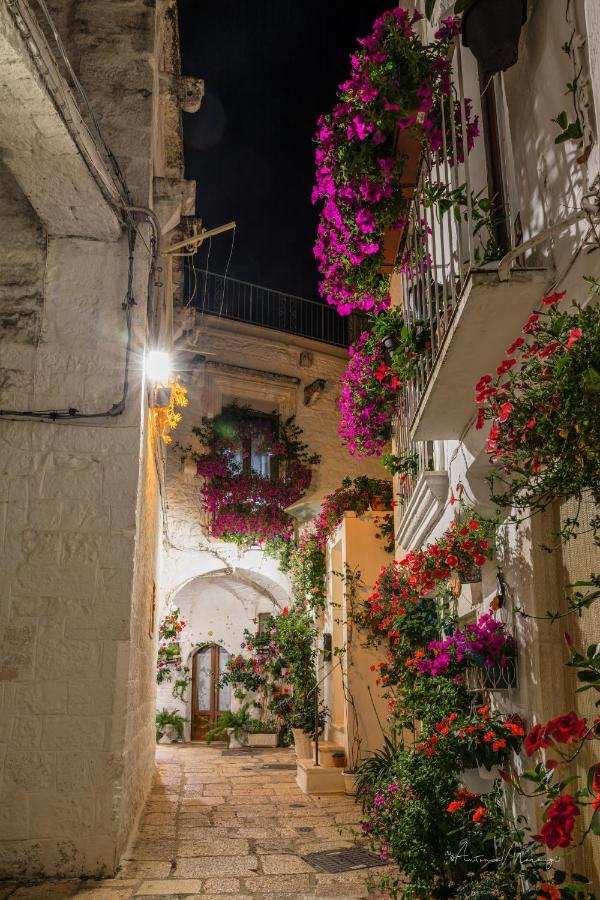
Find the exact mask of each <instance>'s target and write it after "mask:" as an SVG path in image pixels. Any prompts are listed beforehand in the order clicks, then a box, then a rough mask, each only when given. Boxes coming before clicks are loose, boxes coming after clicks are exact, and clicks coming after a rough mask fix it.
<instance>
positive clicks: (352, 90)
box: [313, 8, 478, 315]
mask: <svg viewBox="0 0 600 900" xmlns="http://www.w3.org/2000/svg"><path fill="white" fill-rule="evenodd" d="M419 18H421V16H420V14H419V13H417V12H414V11H410V12H409V11H408V10H406V9H398V8H395V9H391V10H389V11H388V12H386V13H384V14H383V15H382V16H380V17H379V18H378V19H377V20H376V21H375V23H374V25H373V31H372V33H371V34H370V35H369V36H368V37H366V38H363V39H360V40H359V44H360V49H358V50H357V51H356V52H355V53H354V54H353V55H352V57H351V59H350V63H351V73H350V77H349V78H348V79H347V80H346V81H345V82H344V83H343V84H341V85H340V87H339V96H338V102H337V103H336V105H335V107H334V109H333V112H332V113H331V115H328V116H322V117H321V118H320V119H319V121H318V131H317V136H316V139H317V150H316V153H315V160H316V167H317V176H316V186H315V188H314V191H313V202H315V203H317V202H319V203H321V204H322V210H321V220H320V224H319V228H318V237H317V243H316V246H315V257H316V259H317V261H318V266H319V271H320V272H321V275H322V282H321V285H320V292H321V295H322V296H323V297H325V298H326V299H327V302H328V303H330V304H332V305H334V306H336V307H337V310H338V312H339V313H340V314H341V315H347V314H349V313H350V312H352V311H353V310H362V311H375V312H377V311H381V310H382V309H385V308H386V307H387V306H388V305H389V302H390V298H389V287H388V279H387V277H386V276H384V275H382V273H381V266H382V260H383V239H384V234H385V232H386V230H387V229H395V228H400V227H402V219H403V217H404V215H405V213H406V200H405V199H404V197H403V192H402V181H403V172H404V169H405V164H406V161H405V157H404V156H399V155H398V154H397V152H396V151H395V136H396V134H397V133H398V132H400V131H407V130H408V131H409V132H410V134H411V136H412V137H413V138H414V140H415V141H416V142H417V144H421V145H422V146H427V147H429V149H430V150H431V151H432V152H440V151H441V148H442V145H443V134H442V130H441V111H442V106H445V107H446V121H447V122H448V121H449V120H450V117H451V116H454V119H455V121H456V123H457V127H458V128H459V129H460V128H461V123H462V115H461V113H462V112H464V113H465V115H466V120H467V135H466V141H467V144H468V145H469V146H471V145H472V143H473V140H474V137H475V136H476V134H477V133H478V127H477V121H476V119H475V120H473V121H471V118H470V109H471V104H470V101H468V100H465V104H464V110H461V108H460V104H459V103H458V101H456V100H454V99H453V97H452V87H451V82H450V77H449V72H450V63H449V55H450V54H449V49H450V45H451V42H452V40H453V38H454V36H455V35H456V34H457V33H458V30H459V27H460V26H459V24H458V21H457V20H456V21H455V20H453V19H448V20H445V21H444V23H443V24H442V26H441V28H440V29H439V31H438V32H437V33H436V40H435V42H434V43H432V44H430V45H424V44H423V43H422V42H421V40H420V39H419V38H418V37H417V35H416V33H415V30H414V27H413V26H414V25H415V24H416V22H417V21H418V19H419ZM462 143H463V142H462V140H461V141H459V144H460V145H461V146H462Z"/></svg>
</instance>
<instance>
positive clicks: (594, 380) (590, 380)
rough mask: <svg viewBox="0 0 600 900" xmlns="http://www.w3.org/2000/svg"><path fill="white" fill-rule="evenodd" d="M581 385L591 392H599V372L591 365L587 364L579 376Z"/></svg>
mask: <svg viewBox="0 0 600 900" xmlns="http://www.w3.org/2000/svg"><path fill="white" fill-rule="evenodd" d="M581 380H582V381H583V387H584V389H585V390H586V391H589V392H590V393H592V394H600V372H598V370H597V369H595V368H594V367H593V366H588V368H587V369H586V370H585V372H584V373H583V375H582V376H581Z"/></svg>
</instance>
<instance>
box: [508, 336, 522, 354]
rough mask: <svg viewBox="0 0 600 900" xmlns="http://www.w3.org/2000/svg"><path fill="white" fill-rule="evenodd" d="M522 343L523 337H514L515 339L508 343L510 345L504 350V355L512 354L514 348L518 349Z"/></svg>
mask: <svg viewBox="0 0 600 900" xmlns="http://www.w3.org/2000/svg"><path fill="white" fill-rule="evenodd" d="M524 343H525V338H522V337H518V338H517V339H516V341H513V343H512V344H511V345H510V347H509V348H508V349H507V350H505V351H504V352H505V354H506V356H512V355H513V353H514V352H515V350H518V349H519V347H522V346H523V344H524Z"/></svg>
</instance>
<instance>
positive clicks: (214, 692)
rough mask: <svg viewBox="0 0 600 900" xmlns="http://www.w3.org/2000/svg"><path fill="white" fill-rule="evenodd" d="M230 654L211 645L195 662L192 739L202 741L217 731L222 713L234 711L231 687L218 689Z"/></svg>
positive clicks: (204, 649)
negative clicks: (214, 730)
mask: <svg viewBox="0 0 600 900" xmlns="http://www.w3.org/2000/svg"><path fill="white" fill-rule="evenodd" d="M230 655H231V654H229V653H228V652H227V650H225V648H224V647H219V646H218V644H212V645H211V646H209V647H201V648H200V650H198V651H197V652H196V653H195V654H194V657H193V659H192V740H193V741H203V740H204V739H205V737H206V732H207V731H210V729H211V728H214V726H215V723H216V721H217V719H218V718H219V713H222V712H224V711H225V710H228V709H231V687H230V686H229V685H224V686H223V687H221V688H219V676H220V675H221V674H222V673H223V672H224V671H225V669H226V666H227V661H228V660H229V657H230Z"/></svg>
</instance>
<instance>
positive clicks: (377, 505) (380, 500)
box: [369, 497, 391, 512]
mask: <svg viewBox="0 0 600 900" xmlns="http://www.w3.org/2000/svg"><path fill="white" fill-rule="evenodd" d="M369 506H370V507H371V509H372V510H376V511H377V512H381V511H382V510H384V509H386V510H387V509H391V507H390V505H389V503H388V502H387V500H386V499H385V498H384V497H371V500H370V502H369Z"/></svg>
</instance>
